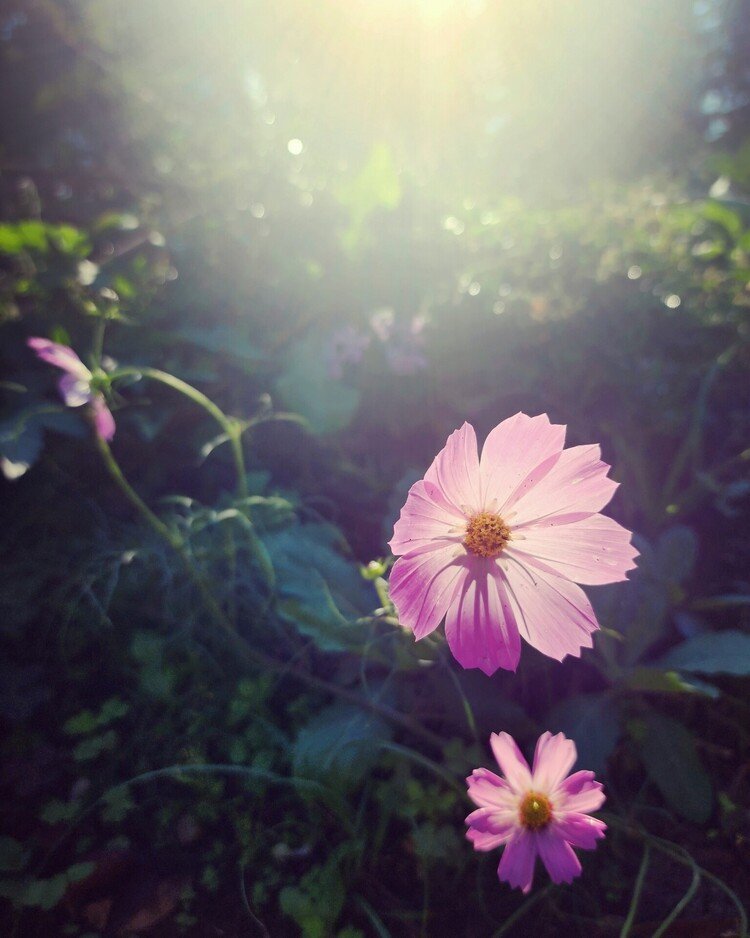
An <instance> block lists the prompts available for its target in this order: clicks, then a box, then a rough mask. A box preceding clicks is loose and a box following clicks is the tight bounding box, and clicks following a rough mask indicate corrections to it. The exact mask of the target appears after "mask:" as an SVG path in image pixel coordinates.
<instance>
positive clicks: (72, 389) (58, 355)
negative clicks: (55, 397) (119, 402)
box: [27, 336, 115, 440]
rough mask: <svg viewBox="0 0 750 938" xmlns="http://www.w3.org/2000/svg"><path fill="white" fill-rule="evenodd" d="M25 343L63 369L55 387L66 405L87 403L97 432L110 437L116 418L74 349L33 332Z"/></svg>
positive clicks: (40, 355)
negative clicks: (92, 385)
mask: <svg viewBox="0 0 750 938" xmlns="http://www.w3.org/2000/svg"><path fill="white" fill-rule="evenodd" d="M27 344H28V346H29V348H31V349H33V350H34V351H35V352H36V354H37V355H38V356H39V358H41V359H42V361H44V362H47V364H49V365H54V366H55V367H56V368H60V369H62V370H63V371H64V372H65V374H64V375H63V376H62V378H60V382H59V384H58V388H59V390H60V395H61V397H62V399H63V400H64V401H65V403H66V404H67V405H68V407H82V406H83V405H84V404H88V405H89V406H90V407H91V410H92V413H93V417H94V426H95V428H96V432H97V433H98V434H99V436H100V437H102V439H104V440H111V439H112V437H113V436H114V435H115V419H114V417H113V416H112V412H111V411H110V409H109V407H107V402H106V401H105V400H104V395H103V394H102V393H101V391H94V390H93V388H92V387H91V381H92V379H93V377H94V376H93V375H92V374H91V372H90V371H89V369H88V368H87V367H86V366H85V365H84V364H83V362H82V361H81V359H80V358H79V357H78V356H77V355H76V353H75V352H74V351H73V349H72V348H70V347H69V346H67V345H60V344H59V343H58V342H52V341H50V340H49V339H42V338H39V337H36V336H35V337H33V338H31V339H28V340H27Z"/></svg>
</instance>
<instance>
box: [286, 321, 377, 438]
mask: <svg viewBox="0 0 750 938" xmlns="http://www.w3.org/2000/svg"><path fill="white" fill-rule="evenodd" d="M276 391H277V393H278V394H279V396H280V397H281V399H282V401H283V403H284V406H285V407H288V408H289V409H290V410H293V411H295V412H296V413H298V414H301V416H303V417H304V418H305V420H306V421H307V422H308V423H309V425H310V427H311V429H312V430H314V431H315V432H316V433H335V432H336V431H337V430H343V428H344V427H346V426H348V425H349V423H350V422H351V419H352V417H353V416H354V412H355V411H356V409H357V407H358V406H359V399H360V394H359V391H358V390H356V388H351V387H348V386H347V385H345V384H343V383H342V382H341V381H338V380H335V379H333V378H331V377H330V375H329V374H328V348H327V346H326V344H325V341H323V340H321V338H320V337H319V336H317V335H314V336H309V337H308V338H306V339H304V340H303V341H302V342H299V343H298V344H297V345H294V346H292V348H291V349H290V351H289V354H288V355H287V357H286V360H285V362H284V371H283V373H282V375H281V377H280V378H278V380H277V381H276Z"/></svg>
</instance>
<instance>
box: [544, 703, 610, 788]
mask: <svg viewBox="0 0 750 938" xmlns="http://www.w3.org/2000/svg"><path fill="white" fill-rule="evenodd" d="M546 725H547V726H548V727H549V729H550V730H551V731H552V732H563V733H565V735H566V736H568V737H569V738H570V739H572V740H573V741H574V742H575V744H576V749H577V750H578V760H577V762H576V766H577V767H578V768H579V769H590V770H591V771H592V772H596V773H598V774H601V773H603V772H604V771H605V769H606V766H607V759H608V758H609V757H610V755H611V754H612V752H613V751H614V748H615V746H616V745H617V740H618V738H619V736H620V710H619V707H618V706H617V703H616V701H615V700H614V699H613V698H612V697H611V696H610V695H608V694H580V695H579V696H577V697H570V698H569V699H568V700H564V701H563V702H562V703H560V704H558V705H557V706H555V707H553V708H552V710H551V711H550V713H549V714H548V715H547V720H546Z"/></svg>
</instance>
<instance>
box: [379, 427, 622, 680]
mask: <svg viewBox="0 0 750 938" xmlns="http://www.w3.org/2000/svg"><path fill="white" fill-rule="evenodd" d="M564 441H565V427H564V426H561V425H557V424H552V423H550V421H549V418H548V417H547V415H546V414H542V415H541V416H539V417H528V416H527V415H526V414H516V415H515V417H509V418H508V419H507V420H504V421H503V422H502V423H501V424H500V425H499V426H497V427H495V429H494V430H492V432H491V433H490V434H489V436H488V437H487V440H486V442H485V444H484V448H483V450H482V456H481V459H480V458H479V454H478V451H477V440H476V435H475V433H474V428H473V427H472V426H471V425H470V424H468V423H465V424H464V425H463V426H462V427H461V428H460V429H459V430H456V431H455V432H454V433H452V434H451V436H450V437H449V438H448V441H447V443H446V445H445V447H444V448H443V449H442V450H441V451H440V452H439V453H438V455H437V456H436V457H435V460H434V462H433V463H432V465H431V466H430V468H429V469H428V470H427V473H426V475H425V477H424V479H422V480H421V481H419V482H416V483H415V484H414V485H413V486H412V487H411V489H410V490H409V494H408V497H407V499H406V504H405V505H404V507H403V508H402V510H401V516H400V518H399V519H398V521H397V522H396V525H395V528H394V532H393V538H392V540H391V541H390V547H391V550H392V551H393V553H394V554H396V555H397V556H398V555H400V556H399V559H398V560H397V561H396V563H395V564H394V566H393V571H392V573H391V579H390V592H391V599H392V600H393V603H394V605H395V607H396V610H397V612H398V615H399V619H400V621H401V623H402V625H404V626H406V627H407V628H409V629H411V630H412V631H413V632H414V636H415V638H417V639H420V638H424V637H425V635H429V634H430V633H431V632H432V631H434V630H435V629H436V628H437V626H438V625H439V624H440V622H441V621H442V620H443V618H445V633H446V637H447V639H448V644H449V645H450V648H451V651H452V652H453V654H454V656H455V657H456V659H457V660H458V661H459V662H460V664H461V665H463V667H465V668H481V669H482V671H484V672H485V674H493V673H494V672H495V671H496V670H497V669H498V668H506V669H508V670H511V671H515V669H516V667H517V665H518V660H519V657H520V654H521V638H520V637H521V636H523V637H524V638H525V639H526V641H527V642H529V644H531V645H533V646H534V647H535V648H537V649H539V651H541V652H542V653H543V654H545V655H549V656H550V657H551V658H556V659H557V660H558V661H561V660H562V659H563V658H564V657H565V656H566V655H575V656H576V657H577V656H579V655H580V653H581V648H583V647H585V648H590V647H591V645H592V644H593V639H592V637H591V635H592V633H593V632H595V631H596V630H597V629H598V628H599V624H598V622H597V621H596V616H595V615H594V611H593V609H592V608H591V604H590V603H589V601H588V599H587V598H586V595H585V594H584V592H583V590H582V589H581V588H580V586H578V585H577V584H578V583H584V584H600V583H614V582H616V581H618V580H625V579H627V577H626V573H627V571H628V570H631V569H632V568H633V567H634V566H635V564H634V563H633V561H634V558H635V557H637V556H638V551H636V550H635V548H634V547H633V546H632V545H631V543H630V532H629V531H626V530H625V528H623V527H621V526H620V525H619V524H617V523H616V522H615V521H612V520H611V519H610V518H606V517H604V516H603V515H600V514H598V512H599V509H600V508H603V507H604V505H606V504H607V502H608V501H609V500H610V498H611V497H612V495H613V493H614V491H615V489H616V488H617V483H616V482H613V481H612V480H611V479H608V478H607V472H608V471H609V468H610V467H609V466H608V465H607V464H606V463H604V462H602V461H601V459H600V458H599V457H600V455H601V454H600V450H599V447H598V446H596V445H591V446H573V447H571V448H569V449H563V446H564Z"/></svg>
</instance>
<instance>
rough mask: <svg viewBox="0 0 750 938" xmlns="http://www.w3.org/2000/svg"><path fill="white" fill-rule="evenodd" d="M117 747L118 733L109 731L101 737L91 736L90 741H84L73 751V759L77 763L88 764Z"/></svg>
mask: <svg viewBox="0 0 750 938" xmlns="http://www.w3.org/2000/svg"><path fill="white" fill-rule="evenodd" d="M116 745H117V733H115V731H114V730H107V732H106V733H103V734H102V735H101V736H91V737H89V739H83V740H81V742H80V743H78V745H77V746H76V747H75V749H74V750H73V758H74V759H75V760H76V761H77V762H88V761H89V760H90V759H96V758H97V757H98V756H100V755H101V754H102V753H103V752H108V751H110V750H112V749H114V748H115V746H116Z"/></svg>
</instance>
